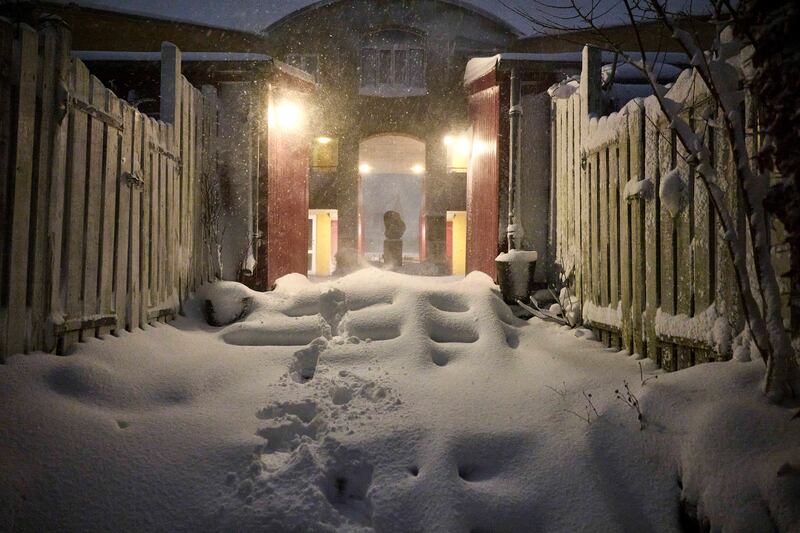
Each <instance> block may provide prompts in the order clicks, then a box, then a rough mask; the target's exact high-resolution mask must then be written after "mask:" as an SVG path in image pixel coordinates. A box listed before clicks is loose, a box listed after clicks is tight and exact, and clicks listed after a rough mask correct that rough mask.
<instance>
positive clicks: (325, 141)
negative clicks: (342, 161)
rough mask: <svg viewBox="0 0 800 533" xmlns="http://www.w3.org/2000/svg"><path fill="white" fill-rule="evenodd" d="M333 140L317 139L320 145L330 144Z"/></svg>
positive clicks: (327, 138)
mask: <svg viewBox="0 0 800 533" xmlns="http://www.w3.org/2000/svg"><path fill="white" fill-rule="evenodd" d="M332 140H333V139H331V138H330V137H317V142H318V143H319V144H329V143H330V142H331V141H332Z"/></svg>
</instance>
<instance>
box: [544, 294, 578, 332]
mask: <svg viewBox="0 0 800 533" xmlns="http://www.w3.org/2000/svg"><path fill="white" fill-rule="evenodd" d="M558 301H559V303H558V304H555V305H557V306H558V312H559V313H562V314H563V316H564V318H566V319H567V322H568V323H569V324H572V325H575V324H577V323H578V322H579V320H580V318H581V303H580V300H578V297H577V296H575V295H574V294H572V292H571V291H570V290H569V287H562V289H561V291H560V292H559V293H558ZM551 311H552V309H551Z"/></svg>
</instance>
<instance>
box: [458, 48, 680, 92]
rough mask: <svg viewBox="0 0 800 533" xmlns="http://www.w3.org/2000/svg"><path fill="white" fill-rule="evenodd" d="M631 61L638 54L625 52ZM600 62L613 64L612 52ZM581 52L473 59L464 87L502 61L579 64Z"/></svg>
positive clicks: (671, 55)
mask: <svg viewBox="0 0 800 533" xmlns="http://www.w3.org/2000/svg"><path fill="white" fill-rule="evenodd" d="M626 54H628V56H629V57H631V59H633V60H638V59H640V58H641V54H640V53H639V52H626ZM600 56H601V61H603V62H604V63H610V62H613V61H614V59H615V54H614V52H601V54H600ZM645 57H646V59H647V60H648V61H659V62H662V63H664V62H667V63H675V64H678V65H687V64H688V63H689V60H688V57H687V56H686V54H684V53H683V52H667V53H664V52H646V53H645ZM582 58H583V54H582V52H555V53H508V52H505V53H502V54H497V55H494V56H490V57H474V58H472V59H470V60H469V61H468V62H467V67H466V69H464V85H469V84H470V83H472V82H474V81H476V80H478V79H480V78H482V77H483V76H485V75H486V74H488V73H489V72H491V71H492V70H494V69H496V68H497V66H498V65H499V64H500V63H501V62H502V61H531V62H536V61H539V62H560V63H581V61H582Z"/></svg>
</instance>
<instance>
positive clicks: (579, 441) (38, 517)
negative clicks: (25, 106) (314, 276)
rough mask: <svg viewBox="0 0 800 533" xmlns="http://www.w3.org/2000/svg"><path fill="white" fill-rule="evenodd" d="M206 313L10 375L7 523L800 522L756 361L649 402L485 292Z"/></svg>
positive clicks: (268, 298)
mask: <svg viewBox="0 0 800 533" xmlns="http://www.w3.org/2000/svg"><path fill="white" fill-rule="evenodd" d="M203 298H204V299H208V301H209V302H211V305H209V306H206V305H205V304H201V302H200V300H197V301H195V302H194V304H193V306H192V308H191V309H190V310H189V316H187V317H184V318H180V319H178V320H177V321H175V322H174V326H159V327H156V328H149V329H148V330H147V331H140V332H137V333H134V334H123V335H122V336H121V337H120V338H109V339H107V340H104V341H97V340H92V341H89V342H88V343H86V344H83V345H81V347H80V349H79V350H78V352H77V353H75V354H74V355H71V356H68V357H56V356H52V355H47V354H33V355H28V356H22V355H19V356H14V357H12V358H11V359H10V361H9V363H8V364H7V365H4V366H0V406H2V407H0V471H2V472H3V473H4V475H3V476H2V477H0V524H4V525H6V526H8V525H11V528H10V529H13V528H14V527H17V528H20V529H23V530H53V529H65V530H83V531H93V530H110V529H114V530H163V531H174V530H192V531H208V530H236V531H255V530H266V531H293V530H294V531H333V530H344V531H359V530H378V531H412V530H429V531H430V530H439V531H520V530H526V531H531V530H535V531H576V530H586V529H591V530H595V531H623V530H624V531H677V530H679V527H680V526H679V522H678V505H679V503H678V502H679V499H680V497H681V494H682V493H683V495H684V496H685V497H686V498H688V499H689V500H690V501H691V502H692V503H695V504H697V503H699V504H700V505H699V506H700V510H701V512H702V513H703V514H704V515H706V516H710V517H711V518H712V523H713V524H714V525H715V527H716V526H721V525H731V526H733V527H732V529H731V530H733V531H745V530H747V531H758V530H762V529H763V530H768V529H769V528H770V527H771V526H772V522H771V521H775V523H777V524H779V525H781V526H782V527H783V528H784V529H785V530H791V528H793V527H794V528H796V527H797V526H798V525H800V516H798V515H800V510H799V509H798V507H797V506H793V503H794V502H795V501H796V500H795V499H793V498H797V497H798V495H800V483H799V482H798V477H797V475H796V474H794V475H792V474H791V468H793V467H792V466H791V465H795V467H796V466H797V465H798V459H800V457H799V456H798V452H800V449H798V444H797V443H798V442H800V423H798V421H794V422H793V421H790V420H789V418H790V416H791V411H789V410H786V409H783V408H779V407H775V406H770V405H767V404H766V403H765V401H764V400H763V398H762V396H761V394H760V392H759V390H758V386H759V380H760V377H761V376H762V375H763V367H762V366H759V365H760V363H746V364H744V363H718V364H713V365H712V364H708V365H701V366H699V367H696V368H693V369H690V370H686V371H682V372H680V373H677V374H671V375H666V374H659V373H655V374H656V375H658V378H657V379H654V378H650V379H649V380H648V381H647V383H646V384H644V385H642V381H643V379H648V376H649V375H651V374H654V370H653V369H652V367H651V365H650V364H649V363H645V364H644V366H643V369H642V370H641V372H642V374H641V375H640V366H639V364H638V362H637V361H636V360H634V359H632V358H630V357H627V356H624V355H621V354H618V353H614V352H609V351H606V350H604V349H603V348H602V347H601V345H600V344H598V343H595V342H589V341H586V340H583V339H578V338H576V336H575V334H574V332H573V331H568V330H562V329H560V328H559V327H557V326H555V325H553V324H549V323H544V322H541V321H532V322H530V323H525V322H522V321H519V320H517V319H515V318H514V317H513V315H511V313H510V311H509V310H508V308H506V307H505V306H504V304H503V303H502V302H501V301H500V298H499V296H498V294H497V292H496V289H495V288H494V286H493V284H492V283H491V280H489V278H488V277H486V276H484V275H482V274H471V275H470V276H467V277H466V278H465V279H464V280H461V281H446V282H443V281H440V280H437V279H436V278H415V277H410V276H403V275H400V274H395V273H390V272H382V271H378V270H362V271H359V272H356V273H354V274H352V275H350V276H347V277H345V278H342V279H340V280H337V281H332V282H327V283H322V284H311V283H310V282H308V280H306V279H305V278H304V277H302V276H298V275H293V276H288V277H286V278H282V279H281V280H279V284H278V288H277V290H276V291H274V292H272V293H263V294H262V293H254V292H252V291H250V290H248V289H246V288H245V287H243V286H241V285H238V284H235V283H222V284H218V285H216V286H212V287H209V288H207V289H206V291H205V292H204V294H203ZM201 308H204V310H205V311H206V312H207V314H209V315H210V316H211V317H212V318H213V321H214V322H215V323H218V324H225V323H229V322H231V321H232V322H231V323H229V324H228V325H224V326H219V327H212V326H208V325H206V322H205V320H203V318H202V317H201ZM625 380H627V382H629V383H630V387H631V390H632V391H633V392H634V394H635V395H636V396H637V397H638V400H639V401H640V404H641V409H642V411H643V413H644V418H643V422H644V429H643V430H640V424H639V422H638V421H637V416H636V411H635V409H632V408H630V407H628V406H627V405H625V404H624V403H623V402H622V401H620V400H619V399H617V398H616V394H615V392H614V391H615V390H624V386H623V382H624V381H625ZM595 409H596V411H595ZM587 420H588V422H587ZM784 463H787V464H789V465H790V466H789V467H784V466H783V465H784ZM781 468H783V470H782V471H783V472H788V474H786V475H782V476H777V475H776V473H777V472H778V471H779V470H781ZM679 476H681V479H682V482H683V489H681V488H680V487H679V485H678V483H679Z"/></svg>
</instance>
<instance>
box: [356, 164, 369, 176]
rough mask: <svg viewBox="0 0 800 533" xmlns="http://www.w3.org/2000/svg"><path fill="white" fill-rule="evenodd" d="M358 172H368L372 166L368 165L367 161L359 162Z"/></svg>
mask: <svg viewBox="0 0 800 533" xmlns="http://www.w3.org/2000/svg"><path fill="white" fill-rule="evenodd" d="M358 172H359V173H361V174H369V173H370V172H372V167H371V166H369V165H368V164H367V163H361V164H360V165H358Z"/></svg>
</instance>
